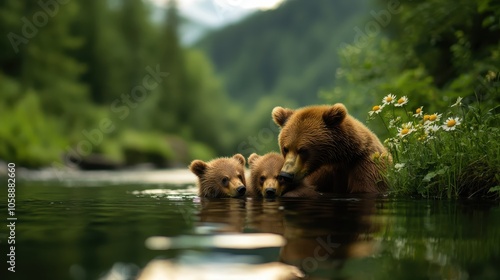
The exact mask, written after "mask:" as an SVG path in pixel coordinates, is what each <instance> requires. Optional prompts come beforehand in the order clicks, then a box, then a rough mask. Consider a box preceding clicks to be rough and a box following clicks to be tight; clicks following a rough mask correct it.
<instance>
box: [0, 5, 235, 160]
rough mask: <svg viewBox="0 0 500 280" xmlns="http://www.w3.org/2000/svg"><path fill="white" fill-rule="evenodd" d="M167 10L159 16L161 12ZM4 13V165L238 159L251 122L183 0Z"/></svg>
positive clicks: (18, 8)
mask: <svg viewBox="0 0 500 280" xmlns="http://www.w3.org/2000/svg"><path fill="white" fill-rule="evenodd" d="M155 8H157V7H155ZM152 12H153V6H151V4H150V2H148V1H142V0H126V1H121V0H118V1H103V0H85V1H83V0H75V1H62V0H48V1H25V0H15V1H2V2H1V3H0V34H1V36H2V37H1V38H2V39H1V41H0V50H1V52H0V92H1V95H0V119H1V123H2V124H1V125H0V143H1V145H0V160H4V161H14V162H16V163H17V164H18V165H21V166H26V167H39V166H47V165H52V164H55V165H57V166H60V165H61V164H65V165H70V164H74V163H76V164H91V163H92V162H94V163H95V164H97V165H102V166H103V167H105V166H108V167H119V166H122V165H133V164H137V163H142V162H151V163H154V164H155V165H157V166H172V165H179V164H180V165H183V166H184V165H185V164H186V163H187V162H188V161H189V160H190V159H192V158H205V159H208V158H211V157H214V156H216V155H217V154H220V155H222V154H228V153H230V152H232V151H233V150H234V148H233V147H235V146H236V144H235V143H234V142H235V139H236V138H235V136H234V135H233V134H234V133H237V131H238V128H237V126H236V125H237V123H239V122H240V120H241V116H242V113H241V112H240V111H238V108H237V106H232V104H231V103H229V100H228V98H226V94H225V92H224V89H223V87H222V85H221V83H220V82H219V79H217V78H216V77H215V76H214V73H213V70H212V66H211V64H210V62H209V61H208V60H207V59H206V57H205V55H203V53H201V52H200V51H195V50H190V49H186V48H184V47H182V46H181V45H180V43H179V36H178V34H177V30H178V26H179V24H180V22H181V19H180V18H179V16H178V14H177V9H176V3H175V1H169V5H168V8H167V9H165V11H164V13H165V16H164V17H163V18H164V20H163V21H154V20H153V18H154V17H153V16H152Z"/></svg>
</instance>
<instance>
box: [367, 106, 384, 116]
mask: <svg viewBox="0 0 500 280" xmlns="http://www.w3.org/2000/svg"><path fill="white" fill-rule="evenodd" d="M383 108H384V105H375V106H373V108H372V110H371V111H370V112H368V114H370V116H371V115H373V114H379V113H380V112H382V109H383Z"/></svg>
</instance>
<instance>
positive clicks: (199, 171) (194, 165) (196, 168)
mask: <svg viewBox="0 0 500 280" xmlns="http://www.w3.org/2000/svg"><path fill="white" fill-rule="evenodd" d="M207 167H208V164H207V163H205V162H203V161H201V160H199V159H197V160H193V161H192V162H191V164H190V165H189V170H191V172H193V173H194V174H195V175H196V176H198V177H200V178H201V177H202V176H203V174H205V171H207Z"/></svg>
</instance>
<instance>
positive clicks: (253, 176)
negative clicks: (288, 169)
mask: <svg viewBox="0 0 500 280" xmlns="http://www.w3.org/2000/svg"><path fill="white" fill-rule="evenodd" d="M284 162H285V160H284V158H283V157H282V156H281V155H280V154H278V153H268V154H265V155H263V156H259V155H258V154H256V153H253V154H251V155H250V157H248V164H249V165H250V180H251V182H250V185H251V186H252V188H253V190H252V191H253V192H254V193H257V194H258V195H259V196H262V197H275V196H281V195H283V193H284V192H285V189H284V188H285V186H284V184H282V182H280V180H278V175H279V173H280V171H281V168H282V167H283V163H284Z"/></svg>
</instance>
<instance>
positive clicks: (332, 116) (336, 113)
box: [323, 103, 347, 126]
mask: <svg viewBox="0 0 500 280" xmlns="http://www.w3.org/2000/svg"><path fill="white" fill-rule="evenodd" d="M346 116H347V109H346V107H345V106H344V104H341V103H337V104H334V105H333V106H332V107H330V108H329V109H328V110H327V111H325V112H324V113H323V121H324V122H325V124H326V125H327V126H335V125H338V124H340V123H341V122H342V121H343V120H344V119H345V117H346Z"/></svg>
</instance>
